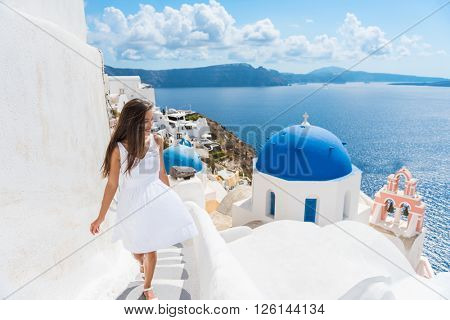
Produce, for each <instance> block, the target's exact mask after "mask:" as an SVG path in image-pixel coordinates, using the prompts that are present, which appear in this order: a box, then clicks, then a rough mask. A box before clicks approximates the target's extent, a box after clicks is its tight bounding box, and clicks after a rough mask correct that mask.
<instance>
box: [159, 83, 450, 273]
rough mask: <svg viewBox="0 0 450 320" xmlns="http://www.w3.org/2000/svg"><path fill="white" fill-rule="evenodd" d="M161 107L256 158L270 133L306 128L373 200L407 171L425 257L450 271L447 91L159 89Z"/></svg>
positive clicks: (358, 86) (359, 86) (378, 87)
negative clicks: (335, 151) (419, 202)
mask: <svg viewBox="0 0 450 320" xmlns="http://www.w3.org/2000/svg"><path fill="white" fill-rule="evenodd" d="M156 103H157V105H158V106H159V107H162V108H164V107H168V108H177V109H192V110H193V111H196V112H200V113H202V114H204V115H206V116H207V117H209V118H211V119H213V120H215V121H217V122H219V123H220V124H222V125H223V126H224V127H225V128H227V129H229V130H231V131H233V132H234V133H235V134H236V135H237V136H238V137H240V138H241V139H242V140H243V141H245V142H247V143H249V144H251V145H252V146H253V147H254V148H255V150H256V152H257V153H258V152H259V151H260V149H261V147H262V146H263V145H264V143H265V141H266V140H267V139H268V138H269V137H270V135H272V134H273V133H275V132H277V131H279V130H281V129H283V128H285V127H287V126H291V125H294V124H299V123H301V122H302V121H303V116H302V115H303V114H304V113H305V112H306V113H308V115H309V118H308V121H309V122H310V123H311V124H312V125H316V126H320V127H323V128H325V129H327V130H329V131H331V132H333V133H334V134H335V135H337V136H338V137H339V138H340V139H341V140H342V141H343V142H345V143H346V148H347V150H348V152H349V154H350V157H351V159H352V162H353V164H354V165H356V166H357V167H358V168H359V169H361V170H362V172H363V175H362V182H361V189H362V190H363V191H364V192H365V193H366V194H367V195H369V196H370V197H372V198H373V196H374V194H375V192H376V191H378V190H379V189H380V188H381V187H382V186H383V185H384V184H385V183H386V178H387V176H388V175H389V174H391V173H394V172H395V171H397V170H398V169H400V168H401V167H403V166H406V167H407V168H408V169H409V170H410V171H411V172H412V174H413V176H414V177H415V178H417V179H418V180H419V182H418V188H417V190H418V193H419V194H421V195H422V196H423V199H424V201H425V204H426V217H425V227H426V229H427V231H426V237H425V243H424V254H425V255H426V256H427V257H428V259H429V261H430V263H431V265H432V266H433V269H434V270H435V271H436V272H439V271H448V269H449V260H450V259H449V244H450V241H449V230H450V228H449V225H450V212H449V203H450V201H449V199H450V194H449V193H450V179H449V178H450V165H449V158H450V88H441V87H419V86H406V85H405V86H391V85H388V84H386V83H347V84H329V85H323V84H307V85H292V86H280V87H245V88H242V87H239V88H236V87H227V88H216V87H214V88H160V89H156Z"/></svg>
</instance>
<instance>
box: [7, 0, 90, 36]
mask: <svg viewBox="0 0 450 320" xmlns="http://www.w3.org/2000/svg"><path fill="white" fill-rule="evenodd" d="M2 2H3V3H4V4H6V5H7V6H8V7H10V8H12V9H13V10H17V11H20V12H21V13H24V14H26V15H29V16H30V17H34V18H37V19H43V20H46V21H48V22H49V23H53V24H55V25H57V26H58V28H61V29H64V30H65V31H68V32H70V33H72V34H73V35H75V36H76V37H78V38H79V39H80V40H81V41H83V42H86V34H87V28H86V21H85V16H84V1H82V0H2ZM0 6H2V7H3V8H2V10H3V9H6V8H5V6H3V5H2V4H0ZM7 10H8V11H11V9H7ZM2 12H3V11H2Z"/></svg>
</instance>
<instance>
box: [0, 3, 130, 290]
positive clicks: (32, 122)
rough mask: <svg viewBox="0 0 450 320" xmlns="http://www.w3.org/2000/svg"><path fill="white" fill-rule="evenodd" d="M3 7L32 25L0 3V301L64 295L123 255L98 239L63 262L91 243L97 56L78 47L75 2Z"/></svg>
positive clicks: (98, 146) (99, 123) (96, 184)
mask: <svg viewBox="0 0 450 320" xmlns="http://www.w3.org/2000/svg"><path fill="white" fill-rule="evenodd" d="M6 3H7V4H8V5H9V6H14V7H15V8H16V9H17V10H20V11H22V12H24V13H26V14H27V18H28V19H30V20H32V22H33V23H34V24H36V25H37V26H39V27H36V26H35V25H33V24H32V23H30V22H29V21H27V20H26V19H23V18H22V17H20V16H19V15H18V14H17V13H15V12H13V11H12V10H11V9H9V8H7V7H5V6H3V5H0V39H1V44H0V46H1V50H0V106H1V112H0V123H1V124H0V125H1V130H0V147H1V153H0V163H1V167H0V243H1V246H0V260H1V261H0V279H1V281H0V296H1V297H9V298H10V299H21V298H26V299H44V298H50V299H58V298H64V299H72V298H75V297H78V296H79V294H80V293H81V292H83V291H84V290H85V289H86V287H89V286H92V284H93V283H94V282H95V281H98V280H99V279H100V278H99V277H100V276H104V275H106V274H108V273H109V272H112V271H113V270H116V271H117V269H115V268H116V265H115V261H117V257H118V256H119V255H122V254H123V250H122V249H121V247H120V246H119V243H116V244H115V245H114V246H113V245H111V244H110V243H109V237H110V235H109V233H106V234H105V235H103V236H102V237H100V238H99V239H98V240H96V241H94V242H93V243H91V244H89V245H87V246H85V247H84V248H82V249H81V250H79V251H77V252H76V253H75V254H73V255H72V256H70V257H68V255H70V254H72V253H73V252H75V251H76V250H77V249H78V248H80V247H81V246H83V245H85V244H86V243H87V242H88V241H90V240H92V239H93V238H94V237H93V236H92V235H91V234H90V233H89V225H90V223H91V221H92V220H93V219H95V218H96V216H97V214H98V210H99V206H100V201H101V197H102V194H103V187H104V182H105V181H104V180H101V178H100V171H99V170H100V166H101V162H102V159H103V156H104V152H105V149H106V145H107V142H108V139H109V129H108V128H109V127H108V118H107V112H106V107H105V95H104V93H105V88H104V83H103V76H102V69H101V66H102V56H101V54H100V52H99V51H98V50H97V49H96V48H93V47H91V46H89V45H87V44H86V42H85V33H86V31H85V28H86V27H85V18H84V11H83V10H84V8H83V1H81V0H80V1H76V0H66V1H62V0H51V1H47V0H46V1H44V0H41V1H35V0H29V1H12V0H7V1H6ZM40 28H42V29H45V30H46V31H47V32H50V33H51V34H52V35H53V36H54V37H56V38H57V39H59V41H61V42H63V43H64V44H66V45H67V46H68V47H70V48H72V49H68V48H67V47H66V46H64V45H62V44H61V43H60V42H59V41H57V40H55V39H54V38H53V37H51V36H49V35H48V34H46V33H45V32H43V31H42V30H40ZM108 223H109V219H108V220H107V221H106V222H105V225H104V226H103V227H104V228H106V227H107V225H108ZM130 256H131V255H130ZM62 259H65V260H63V262H62V263H60V264H59V265H58V266H57V267H55V268H51V269H49V268H50V267H51V266H52V265H54V264H55V263H57V262H58V261H61V260H62ZM130 261H131V263H132V262H133V261H132V259H130ZM46 270H49V271H48V272H45V273H44V274H42V272H44V271H46ZM35 277H37V278H35ZM34 278H35V279H34ZM33 279H34V280H33ZM30 280H32V281H31V283H28V282H29V281H30ZM121 281H122V282H121ZM126 281H127V279H122V280H121V279H120V278H116V282H115V284H116V285H122V284H124V283H126ZM27 283H28V284H27ZM23 285H25V286H24V287H23V288H22V289H21V290H19V291H17V292H16V293H15V294H14V295H11V296H10V294H11V293H12V292H14V291H15V290H16V289H18V288H20V287H21V286H23ZM102 290H103V291H102V292H101V294H103V295H107V292H108V290H112V288H108V287H103V288H102Z"/></svg>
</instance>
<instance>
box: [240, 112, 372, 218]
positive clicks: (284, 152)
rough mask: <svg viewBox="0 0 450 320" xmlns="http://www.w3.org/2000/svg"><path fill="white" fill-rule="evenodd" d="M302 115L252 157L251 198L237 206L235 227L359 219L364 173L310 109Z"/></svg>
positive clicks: (340, 142) (273, 136)
mask: <svg viewBox="0 0 450 320" xmlns="http://www.w3.org/2000/svg"><path fill="white" fill-rule="evenodd" d="M303 117H304V121H303V122H302V123H301V124H297V125H292V126H290V127H287V128H285V129H283V130H281V131H279V132H277V133H276V134H274V135H272V136H271V137H270V139H269V140H268V141H267V142H266V143H265V145H264V146H263V147H262V149H261V151H260V153H259V155H258V158H255V159H253V178H252V179H253V180H252V196H251V197H250V198H248V199H246V200H245V201H241V202H239V203H235V204H234V206H233V209H232V215H233V226H235V225H236V226H237V225H243V224H246V223H248V222H250V221H255V220H262V221H266V222H269V221H273V220H277V219H290V220H298V221H305V222H312V223H315V224H318V225H326V224H329V223H334V222H337V221H341V220H344V219H351V220H359V219H358V214H359V213H358V202H359V200H360V185H361V171H360V170H359V169H358V168H357V167H356V166H354V165H353V164H352V162H351V159H350V156H349V154H348V152H347V150H346V148H345V146H344V144H343V142H342V141H341V140H340V139H339V138H338V137H336V136H335V135H334V134H333V133H331V132H330V131H328V130H326V129H324V128H321V127H318V126H313V125H311V124H310V123H309V122H308V115H307V114H306V113H305V115H304V116H303ZM365 209H366V208H365Z"/></svg>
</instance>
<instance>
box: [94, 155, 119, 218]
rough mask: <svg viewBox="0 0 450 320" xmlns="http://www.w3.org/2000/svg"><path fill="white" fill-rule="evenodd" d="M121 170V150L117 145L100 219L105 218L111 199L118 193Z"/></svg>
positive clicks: (112, 157) (99, 215)
mask: <svg viewBox="0 0 450 320" xmlns="http://www.w3.org/2000/svg"><path fill="white" fill-rule="evenodd" d="M119 172H120V152H119V148H118V147H115V148H114V150H113V152H112V155H111V171H110V172H109V176H108V182H107V183H106V186H105V191H104V193H103V200H102V206H101V208H100V213H99V214H98V219H100V220H102V221H103V220H104V219H105V216H106V213H107V212H108V209H109V206H110V205H111V201H112V199H113V198H114V195H115V194H116V191H117V187H118V186H119Z"/></svg>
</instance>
